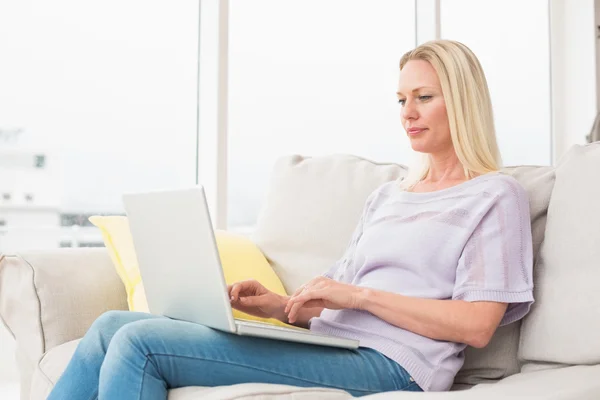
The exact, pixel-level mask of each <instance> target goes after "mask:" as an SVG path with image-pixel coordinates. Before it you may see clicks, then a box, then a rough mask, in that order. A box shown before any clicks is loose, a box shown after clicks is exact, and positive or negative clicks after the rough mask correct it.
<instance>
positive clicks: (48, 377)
mask: <svg viewBox="0 0 600 400" xmlns="http://www.w3.org/2000/svg"><path fill="white" fill-rule="evenodd" d="M77 344H79V339H78V340H72V341H70V342H67V343H65V344H61V345H60V346H56V347H55V348H53V349H52V350H50V351H49V352H47V353H46V354H44V356H43V357H42V359H41V360H40V362H39V364H38V366H37V368H36V370H35V371H34V372H33V377H32V379H31V400H42V399H45V398H46V397H47V396H48V395H49V394H50V391H51V390H52V388H53V387H54V384H55V383H56V381H58V378H60V376H61V375H62V373H63V371H64V370H65V368H66V367H67V364H68V363H69V360H70V359H71V357H72V356H73V353H74V352H75V349H76V348H77Z"/></svg>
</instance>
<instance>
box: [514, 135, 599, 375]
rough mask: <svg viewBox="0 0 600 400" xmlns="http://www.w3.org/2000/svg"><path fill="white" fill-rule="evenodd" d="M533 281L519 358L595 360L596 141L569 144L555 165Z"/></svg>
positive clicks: (596, 302)
mask: <svg viewBox="0 0 600 400" xmlns="http://www.w3.org/2000/svg"><path fill="white" fill-rule="evenodd" d="M534 281H535V288H534V290H535V292H534V296H535V298H536V299H537V301H536V303H535V304H534V305H533V307H532V309H531V312H530V313H529V315H528V316H527V317H526V319H525V320H524V321H523V325H522V329H521V344H520V348H519V355H520V357H521V358H523V359H524V360H530V361H543V362H554V363H566V364H592V363H600V340H599V339H598V334H599V333H600V296H599V295H598V293H599V291H598V289H599V288H600V143H596V144H591V145H588V146H575V147H573V148H571V150H570V151H569V152H568V153H567V154H566V155H565V157H563V159H562V160H561V162H560V163H559V165H558V166H557V168H556V184H555V185H554V192H553V194H552V200H551V202H550V206H549V208H548V221H547V226H546V238H545V241H544V243H543V245H542V248H541V251H540V260H539V262H538V264H537V265H536V267H535V270H534Z"/></svg>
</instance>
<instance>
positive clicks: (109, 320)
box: [90, 310, 131, 332]
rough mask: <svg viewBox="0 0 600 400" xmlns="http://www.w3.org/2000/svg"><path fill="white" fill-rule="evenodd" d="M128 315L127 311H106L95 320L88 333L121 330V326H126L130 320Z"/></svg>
mask: <svg viewBox="0 0 600 400" xmlns="http://www.w3.org/2000/svg"><path fill="white" fill-rule="evenodd" d="M129 314H130V313H129V311H121V310H110V311H106V312H105V313H103V314H102V315H100V316H99V317H98V318H96V320H95V321H94V323H93V324H92V326H91V327H90V331H92V330H93V331H100V332H106V331H117V330H118V329H119V328H121V327H122V326H123V325H125V324H127V323H128V322H129V321H130V320H131V318H130V316H129Z"/></svg>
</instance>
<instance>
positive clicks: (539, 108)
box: [440, 0, 552, 165]
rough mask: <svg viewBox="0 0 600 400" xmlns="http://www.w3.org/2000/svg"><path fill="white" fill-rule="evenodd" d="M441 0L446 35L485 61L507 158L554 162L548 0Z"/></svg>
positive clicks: (516, 161)
mask: <svg viewBox="0 0 600 400" xmlns="http://www.w3.org/2000/svg"><path fill="white" fill-rule="evenodd" d="M440 4H441V13H440V15H441V19H440V20H441V35H442V38H443V39H453V40H458V41H459V42H462V43H464V44H466V45H467V46H469V48H471V50H473V52H474V53H475V54H476V55H477V57H478V58H479V61H480V62H481V64H482V66H483V69H484V71H485V74H486V78H487V81H488V87H489V89H490V92H491V96H492V105H493V108H494V117H495V118H494V119H495V123H496V134H497V136H498V143H499V146H500V151H501V153H502V156H503V159H504V164H505V165H516V164H536V165H550V164H551V162H552V159H551V157H552V153H551V125H550V122H551V108H550V50H549V43H550V41H549V27H548V23H549V15H548V1H547V0H531V1H519V0H506V1H477V0H443V1H441V2H440ZM507 27H509V28H507Z"/></svg>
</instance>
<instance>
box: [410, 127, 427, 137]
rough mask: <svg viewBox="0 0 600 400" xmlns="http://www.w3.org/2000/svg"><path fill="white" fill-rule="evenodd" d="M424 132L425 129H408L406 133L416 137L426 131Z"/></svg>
mask: <svg viewBox="0 0 600 400" xmlns="http://www.w3.org/2000/svg"><path fill="white" fill-rule="evenodd" d="M426 130H427V128H410V129H408V130H407V131H406V132H407V133H408V134H409V135H418V134H420V133H421V132H423V131H426Z"/></svg>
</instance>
